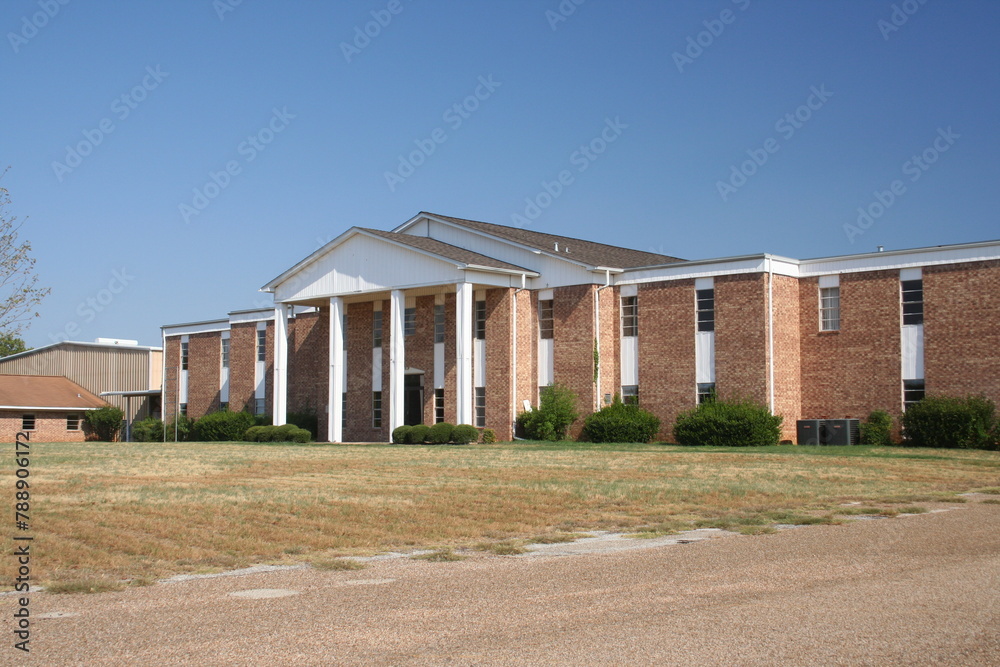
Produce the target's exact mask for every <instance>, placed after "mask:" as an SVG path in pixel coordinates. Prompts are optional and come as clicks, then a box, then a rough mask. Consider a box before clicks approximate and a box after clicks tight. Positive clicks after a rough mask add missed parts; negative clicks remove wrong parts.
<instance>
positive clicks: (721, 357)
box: [691, 273, 769, 405]
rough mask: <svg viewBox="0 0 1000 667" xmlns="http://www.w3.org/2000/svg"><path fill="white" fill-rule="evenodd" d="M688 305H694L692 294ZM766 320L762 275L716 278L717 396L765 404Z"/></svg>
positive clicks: (767, 397)
mask: <svg viewBox="0 0 1000 667" xmlns="http://www.w3.org/2000/svg"><path fill="white" fill-rule="evenodd" d="M691 308H692V309H694V308H695V306H694V297H693V296H692V301H691ZM767 319H768V313H767V282H766V280H765V275H764V274H762V273H752V274H736V275H731V276H718V277H716V278H715V387H716V391H717V392H718V395H719V398H721V399H724V400H741V399H750V400H752V401H754V402H756V403H760V404H763V405H767V404H768V401H769V396H768V391H767V377H768V363H767V353H768V337H767Z"/></svg>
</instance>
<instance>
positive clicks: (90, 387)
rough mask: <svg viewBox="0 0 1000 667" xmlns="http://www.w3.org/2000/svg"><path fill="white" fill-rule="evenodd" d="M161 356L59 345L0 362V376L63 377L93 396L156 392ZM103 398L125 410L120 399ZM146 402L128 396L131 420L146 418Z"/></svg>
mask: <svg viewBox="0 0 1000 667" xmlns="http://www.w3.org/2000/svg"><path fill="white" fill-rule="evenodd" d="M162 354H163V353H162V352H160V351H159V350H149V349H129V348H128V347H97V346H90V345H73V344H69V343H63V344H60V345H55V346H52V347H47V348H41V349H39V350H38V351H37V352H34V353H29V354H25V355H22V356H18V357H16V358H14V359H10V358H7V359H0V374H3V375H63V376H65V377H67V378H69V379H70V380H72V381H73V382H76V383H77V384H78V385H80V386H81V387H83V388H84V389H86V390H87V391H90V392H92V393H94V394H97V395H100V394H101V392H104V391H142V390H148V389H159V388H160V387H159V376H160V375H161V366H162ZM151 367H152V375H153V377H151V373H150V370H151ZM104 398H105V400H107V401H108V403H110V404H112V405H115V406H117V407H119V408H121V409H122V410H125V409H126V399H125V397H124V396H106V397H104ZM149 403H150V402H149V399H148V398H146V397H132V399H131V404H132V410H131V412H132V415H131V417H132V418H133V419H143V418H144V417H147V416H149V409H150V405H149Z"/></svg>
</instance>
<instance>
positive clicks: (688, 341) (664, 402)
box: [636, 280, 696, 440]
mask: <svg viewBox="0 0 1000 667" xmlns="http://www.w3.org/2000/svg"><path fill="white" fill-rule="evenodd" d="M636 301H637V303H638V304H639V404H640V405H641V406H642V407H643V409H645V410H649V411H650V412H652V413H653V414H655V415H656V416H657V417H659V418H660V433H659V434H658V436H657V437H658V438H660V439H662V440H670V439H672V438H673V427H674V421H676V419H677V415H678V413H680V412H682V411H684V410H690V409H691V408H693V407H694V406H695V401H696V393H695V392H696V382H695V378H696V375H695V354H694V351H695V350H694V338H695V298H694V280H676V281H670V282H658V283H647V284H644V285H639V294H638V298H637V300H636Z"/></svg>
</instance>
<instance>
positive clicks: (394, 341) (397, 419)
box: [389, 290, 406, 431]
mask: <svg viewBox="0 0 1000 667" xmlns="http://www.w3.org/2000/svg"><path fill="white" fill-rule="evenodd" d="M405 307H406V296H405V295H404V294H403V291H402V290H393V291H392V293H391V294H390V296H389V326H390V333H389V430H390V431H392V430H393V429H394V428H396V427H397V426H402V425H403V387H404V383H403V378H404V375H405V373H406V359H405V348H404V346H403V341H404V338H403V311H404V309H405Z"/></svg>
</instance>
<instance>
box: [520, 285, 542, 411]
mask: <svg viewBox="0 0 1000 667" xmlns="http://www.w3.org/2000/svg"><path fill="white" fill-rule="evenodd" d="M536 294H537V293H533V292H531V291H528V290H524V291H521V292H517V294H516V296H515V297H514V298H515V301H516V305H517V331H515V332H514V336H515V340H516V341H517V368H516V369H515V371H514V373H515V375H516V376H517V379H516V382H517V399H516V401H515V403H516V404H517V405H516V407H517V412H518V413H520V412H522V411H523V409H524V401H529V402H530V403H531V405H532V406H537V405H538V312H537V310H536V308H537V304H538V300H537V298H535V295H536ZM515 418H516V415H515Z"/></svg>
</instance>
